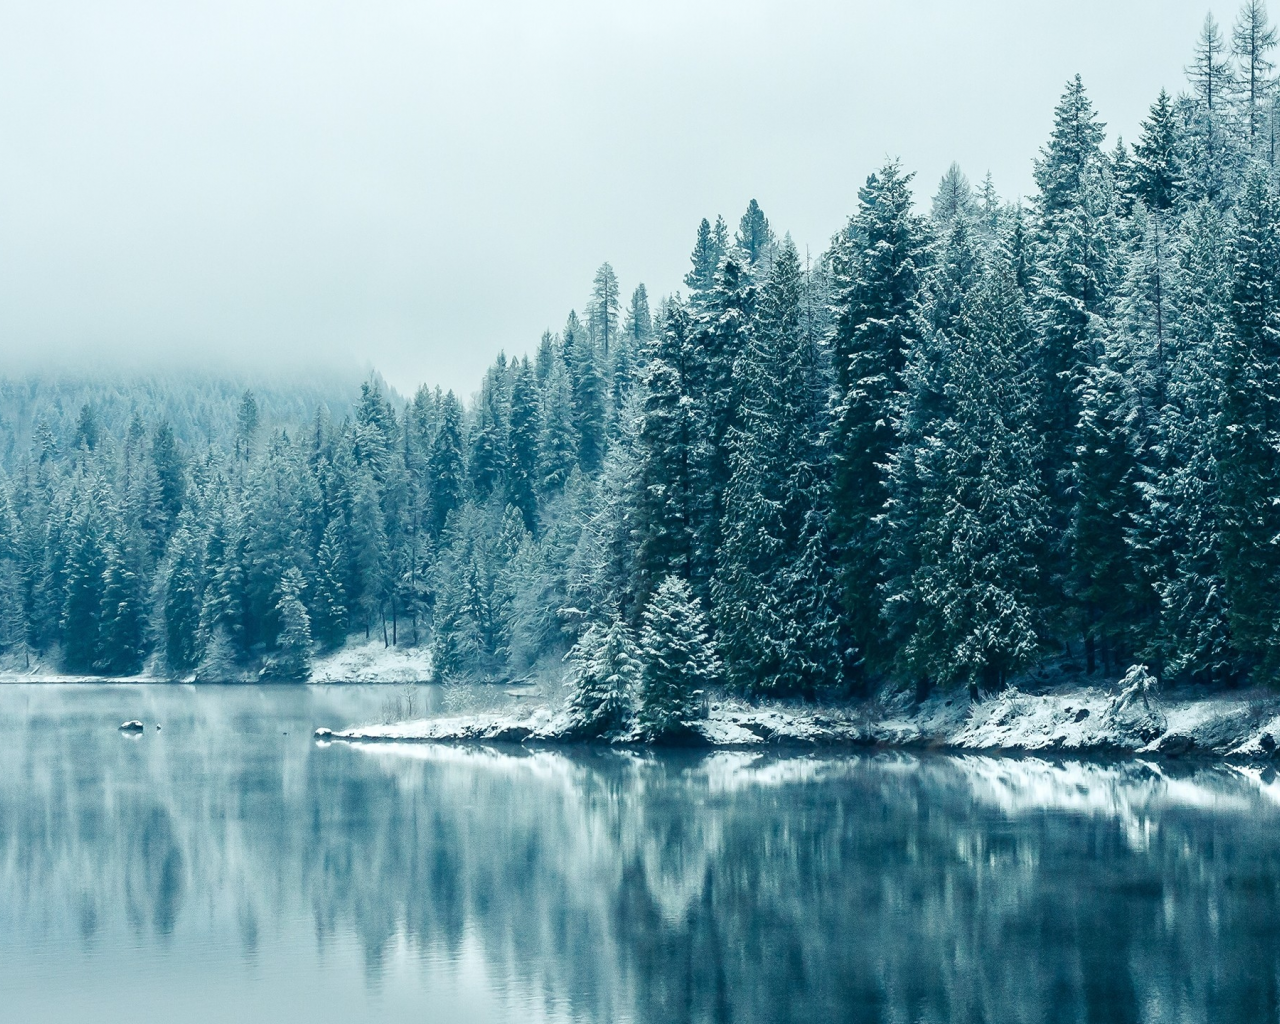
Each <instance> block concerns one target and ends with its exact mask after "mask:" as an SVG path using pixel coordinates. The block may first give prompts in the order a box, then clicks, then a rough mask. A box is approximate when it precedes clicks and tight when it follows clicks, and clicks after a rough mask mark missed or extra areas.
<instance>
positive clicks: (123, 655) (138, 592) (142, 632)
mask: <svg viewBox="0 0 1280 1024" xmlns="http://www.w3.org/2000/svg"><path fill="white" fill-rule="evenodd" d="M121 534H123V530H117V535H116V537H115V538H113V540H112V542H111V543H110V544H109V545H108V547H107V557H106V568H105V569H104V570H103V574H102V612H101V626H100V630H99V635H100V637H101V644H100V649H99V661H98V666H99V668H101V670H102V671H103V672H106V673H107V674H109V675H134V674H135V673H137V672H138V671H140V670H141V669H142V661H143V657H144V655H145V654H146V620H147V609H146V604H145V601H144V597H143V592H142V580H141V578H140V576H139V572H138V565H137V552H136V551H134V550H132V549H131V546H130V545H129V544H128V541H127V539H126V538H125V537H124V536H122V535H121Z"/></svg>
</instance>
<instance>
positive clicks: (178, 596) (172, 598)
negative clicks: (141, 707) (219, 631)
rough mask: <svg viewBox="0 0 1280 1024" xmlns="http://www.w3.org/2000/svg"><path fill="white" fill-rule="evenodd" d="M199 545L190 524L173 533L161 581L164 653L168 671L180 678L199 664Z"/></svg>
mask: <svg viewBox="0 0 1280 1024" xmlns="http://www.w3.org/2000/svg"><path fill="white" fill-rule="evenodd" d="M201 561H202V559H201V555H200V550H199V542H198V541H197V539H196V536H195V531H194V529H193V527H192V526H191V525H190V524H184V525H180V526H179V529H178V531H177V532H176V533H175V534H174V537H173V544H172V547H171V551H170V555H169V565H168V569H167V572H166V573H165V578H164V605H163V614H164V653H165V661H166V663H167V664H168V666H169V670H170V671H171V672H173V673H175V674H178V675H183V674H185V673H187V672H190V671H191V670H192V669H194V668H195V667H196V665H197V664H198V663H199V661H200V655H201V653H202V652H201V651H200V644H199V634H200V577H201V564H200V563H201Z"/></svg>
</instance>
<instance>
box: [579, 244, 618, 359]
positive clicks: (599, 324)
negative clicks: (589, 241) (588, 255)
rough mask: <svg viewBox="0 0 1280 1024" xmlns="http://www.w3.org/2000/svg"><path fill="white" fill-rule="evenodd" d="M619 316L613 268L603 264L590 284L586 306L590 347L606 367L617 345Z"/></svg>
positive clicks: (616, 285) (616, 286)
mask: <svg viewBox="0 0 1280 1024" xmlns="http://www.w3.org/2000/svg"><path fill="white" fill-rule="evenodd" d="M620 315H621V299H620V298H619V296H618V276H617V274H615V273H614V272H613V267H612V266H610V265H609V263H608V262H605V263H602V264H600V269H599V270H597V271H596V276H595V280H594V281H593V282H592V284H591V301H590V302H589V303H588V304H587V331H588V333H589V335H590V337H591V343H592V346H593V347H594V348H596V349H598V350H599V352H600V356H601V359H602V361H603V363H604V364H605V365H608V362H609V354H610V351H611V350H612V347H613V346H614V345H615V344H616V343H617V337H618V319H619V317H620Z"/></svg>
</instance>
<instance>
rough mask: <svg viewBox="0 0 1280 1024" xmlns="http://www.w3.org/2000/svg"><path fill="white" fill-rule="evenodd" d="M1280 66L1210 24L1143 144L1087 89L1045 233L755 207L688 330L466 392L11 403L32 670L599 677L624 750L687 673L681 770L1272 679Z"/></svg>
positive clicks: (730, 229) (580, 348) (959, 186)
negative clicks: (784, 738) (795, 234)
mask: <svg viewBox="0 0 1280 1024" xmlns="http://www.w3.org/2000/svg"><path fill="white" fill-rule="evenodd" d="M1276 39H1277V36H1276V31H1275V29H1274V28H1272V27H1271V25H1270V24H1269V22H1268V21H1267V16H1266V12H1265V8H1264V7H1263V6H1262V5H1261V4H1260V3H1250V4H1246V5H1245V7H1244V8H1243V9H1242V10H1241V12H1240V14H1239V16H1238V18H1237V19H1236V20H1235V22H1234V25H1233V27H1232V28H1231V29H1230V30H1227V31H1223V30H1222V29H1220V28H1219V26H1218V25H1217V24H1216V22H1215V21H1214V20H1213V18H1212V16H1209V17H1208V18H1206V20H1205V22H1204V25H1203V28H1202V31H1201V33H1200V35H1199V37H1198V39H1196V40H1194V41H1193V43H1192V45H1191V47H1190V49H1189V50H1188V51H1187V56H1186V62H1187V64H1186V67H1187V77H1186V81H1185V83H1184V84H1183V86H1182V88H1181V90H1180V91H1179V92H1178V93H1177V94H1176V95H1175V94H1170V93H1168V92H1166V91H1164V90H1157V93H1156V95H1155V96H1154V98H1153V100H1152V101H1151V102H1150V103H1149V105H1148V107H1147V110H1146V114H1145V116H1144V117H1143V119H1142V121H1141V125H1140V130H1139V132H1138V134H1137V136H1136V138H1135V139H1134V140H1133V144H1132V145H1129V144H1126V143H1125V142H1123V141H1120V140H1115V141H1112V140H1109V139H1108V137H1107V134H1106V131H1105V125H1104V122H1103V119H1102V116H1101V114H1100V113H1099V112H1098V111H1097V109H1096V107H1095V104H1094V101H1093V99H1092V96H1091V94H1090V92H1089V89H1088V87H1087V84H1086V83H1085V81H1084V80H1083V79H1082V77H1080V76H1074V77H1072V78H1071V79H1069V80H1068V81H1067V82H1066V84H1065V88H1064V90H1063V92H1062V94H1061V96H1060V98H1059V100H1058V102H1057V104H1056V106H1055V108H1054V109H1053V111H1052V121H1051V124H1052V127H1051V130H1050V131H1049V133H1048V135H1047V138H1046V140H1045V142H1044V144H1043V145H1042V147H1041V149H1040V153H1039V156H1038V157H1037V158H1036V160H1035V164H1034V167H1035V175H1034V177H1035V189H1036V191H1035V193H1034V195H1033V196H1032V197H1030V198H1029V199H1028V200H1027V201H1025V202H1023V201H1008V200H1006V199H1004V198H1002V197H1001V195H1000V194H999V191H998V189H997V187H996V184H995V182H994V180H993V178H992V176H991V175H986V176H984V177H982V178H981V179H979V180H978V181H976V182H975V181H972V180H971V179H970V178H969V177H968V176H966V174H965V172H964V171H963V170H962V168H961V167H960V166H959V165H958V164H953V165H952V166H951V167H950V168H949V169H948V170H947V171H946V173H945V174H944V175H943V176H942V178H941V180H940V182H939V183H938V184H937V186H936V189H935V191H934V195H933V198H932V201H931V204H930V206H929V208H928V210H927V211H925V210H922V209H921V208H920V206H919V205H918V204H917V203H916V202H915V200H914V198H913V191H912V190H913V175H912V172H911V170H910V169H909V168H907V167H905V166H904V165H903V164H902V163H901V162H900V161H899V160H897V159H888V160H886V161H885V162H884V163H883V164H882V166H880V168H879V169H878V170H876V171H875V172H874V173H872V174H870V175H869V176H867V177H866V179H865V182H864V184H863V185H862V187H861V188H860V189H859V192H858V198H857V203H856V207H855V209H854V210H853V212H852V215H851V216H850V217H849V219H848V220H847V222H846V223H845V224H844V226H843V227H841V228H840V229H839V230H838V231H836V233H835V234H834V235H833V236H832V239H831V242H830V245H829V246H828V247H827V248H826V249H824V250H823V251H822V252H820V253H808V252H805V253H802V252H800V251H799V250H798V247H797V246H796V245H795V243H794V242H793V240H792V238H791V236H790V235H789V234H787V233H786V232H785V231H784V230H782V228H781V225H778V224H776V223H775V222H774V221H772V220H771V218H770V216H769V215H768V214H767V213H766V211H765V210H764V208H763V207H762V206H761V205H760V204H759V203H758V202H757V201H756V200H755V199H751V200H750V202H749V203H747V204H746V208H745V210H744V211H743V212H742V213H740V214H737V215H734V216H732V217H730V218H728V219H726V218H725V217H723V216H715V215H711V216H708V217H707V218H705V219H703V220H702V221H701V222H700V223H699V224H696V226H691V227H692V228H693V230H691V232H690V235H691V238H692V242H693V244H692V252H691V255H690V257H689V259H688V262H687V263H686V266H685V271H684V275H683V287H682V289H681V290H680V291H679V292H677V293H675V294H674V295H671V296H668V297H658V296H651V295H650V293H649V292H648V291H647V289H646V288H645V286H644V285H643V284H640V285H636V286H634V287H632V288H629V289H628V288H624V287H623V286H622V285H621V284H620V282H619V279H618V277H617V275H616V273H615V272H614V270H613V267H612V266H611V265H610V264H609V263H607V262H605V263H602V264H601V265H600V266H599V268H598V269H597V271H596V272H595V275H594V279H593V280H592V282H591V285H590V291H589V294H588V298H587V301H586V302H585V303H583V304H581V305H579V306H578V307H577V309H575V310H571V311H569V312H568V313H567V317H566V318H565V320H564V322H563V326H561V327H560V328H559V330H557V331H554V332H552V331H547V332H546V333H544V334H543V336H542V338H541V341H540V342H539V344H538V346H537V348H536V350H535V351H534V352H533V353H532V354H531V355H529V356H523V355H522V356H520V357H519V358H514V357H512V358H508V357H507V356H505V355H499V356H498V358H497V359H496V360H495V361H494V362H493V363H492V365H491V366H490V367H489V369H488V370H487V371H486V372H485V374H484V376H483V379H482V381H481V382H480V387H479V389H478V391H477V392H475V393H474V395H472V396H461V395H458V394H455V392H453V391H449V390H444V389H441V388H438V387H437V388H432V387H429V386H426V385H424V386H422V387H421V388H419V389H418V390H417V391H416V392H415V393H414V394H412V395H411V396H404V397H402V396H401V395H399V394H398V393H397V392H395V391H394V390H393V389H392V388H390V387H389V386H388V385H387V384H386V382H385V381H383V380H381V378H379V377H378V376H377V375H376V374H374V375H372V376H370V377H368V379H366V380H365V381H364V383H362V384H360V385H359V389H358V393H357V391H356V388H355V386H354V385H355V382H354V380H353V381H351V383H350V384H345V383H344V382H343V381H342V380H341V378H340V377H338V376H334V375H328V376H326V375H325V374H324V373H322V372H319V371H314V370H308V371H307V373H306V375H305V376H302V377H299V378H298V379H296V380H292V381H291V380H289V379H288V378H287V377H281V376H279V375H275V376H271V375H266V374H264V375H263V376H262V377H261V379H260V380H256V379H254V378H253V377H252V376H251V375H242V377H241V379H239V380H236V381H227V380H214V379H213V378H206V377H202V376H199V375H193V374H189V373H188V374H185V375H184V374H174V373H169V374H167V375H166V374H159V373H158V374H155V375H152V376H150V377H147V376H133V377H129V376H127V375H125V376H119V375H117V376H116V377H114V378H105V379H103V380H102V382H101V383H100V384H96V383H94V380H95V379H94V378H93V377H92V376H89V377H81V378H74V379H73V378H69V377H61V376H59V375H56V374H43V375H42V374H34V375H29V376H26V377H21V376H15V377H14V378H12V379H10V380H8V381H7V382H6V383H5V384H4V387H3V391H2V392H0V414H2V415H3V417H4V421H3V426H4V430H5V438H4V440H3V443H0V455H2V456H3V459H4V465H5V470H6V479H5V481H4V483H3V486H2V487H0V646H2V647H3V648H4V649H5V650H6V651H8V652H9V655H10V657H12V658H19V657H20V658H21V659H22V660H23V663H24V664H26V663H29V662H30V659H31V658H32V657H33V656H35V657H37V658H49V659H52V660H53V661H55V662H56V663H58V664H60V665H61V666H62V667H63V669H65V670H66V671H70V672H77V673H106V674H112V675H132V674H135V673H138V672H140V671H142V670H143V669H144V667H146V668H147V669H148V670H149V671H154V672H166V673H169V674H171V675H173V676H176V677H194V678H197V679H207V680H222V679H228V678H244V677H246V675H255V676H257V677H261V678H285V679H303V678H306V677H307V675H308V672H309V670H310V665H311V662H312V659H313V658H314V657H315V656H317V654H319V653H322V652H324V651H326V650H333V649H336V648H339V647H341V646H343V645H344V644H345V643H346V642H347V640H348V638H349V637H350V636H352V635H357V636H363V637H364V638H366V639H368V638H372V637H380V638H381V639H382V641H383V643H384V644H386V645H388V646H391V645H400V644H405V643H408V644H415V645H416V644H430V646H431V650H432V653H433V657H434V664H435V670H436V673H437V675H438V677H439V678H440V679H443V680H448V679H478V680H507V679H517V678H524V677H526V676H529V675H531V674H537V673H540V672H544V671H554V672H559V671H561V667H560V666H561V665H562V658H563V657H564V655H565V653H566V652H567V651H572V656H571V658H570V663H571V672H572V673H573V674H574V677H575V678H576V679H577V680H578V682H579V684H580V685H579V691H580V698H581V699H580V700H579V703H578V704H575V705H574V710H575V713H580V714H582V715H583V716H584V720H586V719H589V720H590V721H591V722H592V723H593V725H592V728H597V727H598V728H600V729H606V728H612V727H620V725H621V723H622V721H623V720H624V719H626V718H627V717H628V716H629V715H630V713H631V710H630V708H629V705H628V700H629V697H628V698H627V699H625V700H624V699H623V697H622V696H621V695H622V694H624V693H625V694H630V693H631V692H632V691H633V690H634V689H635V687H633V686H631V685H630V680H631V679H632V676H633V675H635V673H637V672H639V671H640V667H643V666H653V665H658V664H662V665H667V664H677V663H678V665H679V666H680V670H679V673H677V674H678V675H679V676H680V678H679V681H678V685H677V682H676V681H671V680H669V682H671V686H670V688H669V689H666V690H663V689H662V687H658V690H657V691H655V693H656V694H658V695H656V696H653V695H651V696H653V701H652V702H650V704H646V703H645V702H644V701H642V702H641V707H640V710H639V714H640V716H641V724H642V727H643V728H644V730H645V731H647V732H648V733H650V734H651V735H658V734H661V733H663V732H664V731H665V730H666V729H667V727H668V726H670V725H672V724H673V723H678V722H680V721H682V720H685V719H687V717H688V715H689V714H691V713H692V705H691V704H690V703H689V701H691V700H693V699H694V695H695V694H696V692H697V690H698V688H699V685H705V686H714V685H718V684H721V683H724V684H727V685H728V686H729V687H731V688H732V689H735V690H737V691H740V692H744V693H747V694H760V693H767V694H772V695H796V696H805V697H812V696H815V695H844V694H850V693H866V692H870V691H871V690H872V689H874V688H875V687H876V686H877V685H879V684H880V683H881V682H884V681H892V682H895V683H897V684H899V685H903V686H914V687H915V688H916V690H917V692H919V693H921V694H923V693H926V692H928V691H929V690H930V689H932V688H934V687H953V686H967V687H968V688H969V689H970V691H971V692H972V693H974V694H977V693H978V692H979V691H980V690H981V689H983V688H987V689H990V688H994V687H999V686H1002V685H1004V684H1005V683H1006V682H1008V681H1011V680H1013V679H1015V678H1017V677H1019V676H1021V675H1024V674H1026V673H1028V672H1033V671H1036V670H1037V669H1040V668H1043V667H1045V666H1048V665H1052V664H1055V663H1058V662H1060V661H1062V660H1064V659H1065V660H1066V661H1068V662H1071V663H1072V664H1076V665H1078V666H1079V667H1080V668H1081V669H1082V670H1083V671H1084V672H1085V673H1086V674H1090V675H1092V674H1094V673H1095V672H1101V673H1104V674H1109V673H1117V672H1120V671H1122V670H1123V669H1124V667H1125V666H1126V665H1127V664H1129V663H1130V662H1132V661H1135V660H1142V661H1145V662H1146V663H1148V664H1150V665H1152V666H1153V669H1154V670H1155V671H1156V672H1157V674H1158V675H1159V676H1161V677H1163V678H1166V679H1167V680H1168V681H1170V682H1179V681H1184V682H1208V681H1227V682H1239V681H1244V680H1256V681H1261V680H1267V679H1271V678H1273V677H1274V674H1275V672H1276V670H1277V664H1278V663H1277V656H1278V655H1277V652H1278V651H1280V632H1278V631H1277V626H1276V623H1277V622H1280V607H1277V602H1278V601H1280V598H1277V594H1280V554H1278V553H1277V551H1278V549H1277V547H1276V545H1275V544H1274V543H1273V541H1274V538H1275V537H1276V536H1278V535H1280V512H1278V511H1277V508H1276V506H1275V503H1274V501H1273V500H1272V496H1273V495H1274V494H1275V493H1276V492H1277V489H1278V488H1280V455H1277V452H1278V451H1280V445H1277V432H1278V431H1280V423H1277V422H1276V420H1275V413H1274V412H1273V409H1274V408H1277V407H1280V406H1278V405H1277V403H1278V402H1280V284H1278V283H1277V282H1278V281H1280V199H1278V198H1277V178H1276V157H1277V144H1278V143H1280V92H1278V91H1277V89H1276V83H1275V79H1274V77H1273V73H1274V64H1273V57H1274V53H1275V47H1276ZM575 645H576V646H575ZM636 678H639V677H638V676H636ZM645 678H646V679H648V678H649V673H647V672H646V674H645ZM588 684H590V685H588ZM597 684H598V689H595V690H593V689H592V686H596V685H597ZM659 691H660V693H659ZM653 702H656V703H653ZM650 705H652V706H650ZM646 707H648V708H649V710H646ZM654 708H657V710H654ZM650 711H652V712H653V715H656V717H652V716H650V717H646V716H648V715H649V712H650Z"/></svg>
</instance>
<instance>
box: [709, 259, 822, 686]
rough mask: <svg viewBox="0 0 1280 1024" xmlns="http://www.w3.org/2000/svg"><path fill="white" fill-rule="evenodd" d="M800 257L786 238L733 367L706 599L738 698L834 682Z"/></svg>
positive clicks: (818, 441)
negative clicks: (714, 562) (733, 399)
mask: <svg viewBox="0 0 1280 1024" xmlns="http://www.w3.org/2000/svg"><path fill="white" fill-rule="evenodd" d="M800 304H801V272H800V260H799V256H798V255H797V253H796V250H795V246H794V245H793V244H792V243H791V240H790V238H788V239H787V240H786V241H785V242H784V243H783V244H782V246H781V248H780V249H779V252H778V256H777V258H776V259H775V261H774V264H773V270H772V272H771V273H770V276H769V280H768V283H767V284H766V285H765V287H764V291H763V294H762V297H761V302H760V312H759V316H758V319H757V322H756V327H755V331H754V338H753V340H752V343H751V346H750V348H749V349H748V350H747V351H746V353H745V354H744V356H743V358H742V359H741V360H740V362H739V366H740V368H741V373H742V375H743V376H744V378H745V381H744V391H745V396H744V408H743V411H742V425H741V427H735V428H733V429H732V432H731V434H730V437H729V443H730V446H731V449H732V453H733V454H732V476H731V478H730V482H729V486H728V489H727V492H726V495H725V502H724V504H725V510H724V526H723V532H724V542H723V544H722V545H720V550H719V556H720V557H719V565H718V568H717V572H716V579H715V584H714V586H713V589H712V593H713V595H714V598H715V608H716V621H717V624H718V626H719V645H720V649H721V650H722V651H723V653H724V656H725V660H726V668H727V675H728V678H729V681H730V682H731V683H732V684H733V685H734V686H735V687H737V688H739V689H742V690H745V691H747V692H760V691H766V692H769V691H771V692H780V693H800V694H807V695H812V694H813V693H815V692H817V691H818V690H820V689H823V688H826V687H829V686H831V685H832V684H834V683H836V682H837V681H838V680H839V671H840V654H839V643H838V640H837V616H836V614H835V610H836V600H835V593H834V590H835V588H834V581H833V580H832V577H831V573H830V562H829V559H828V554H829V544H828V537H827V523H826V520H827V513H828V508H827V492H828V481H827V462H826V458H825V455H826V453H825V450H824V449H823V447H822V439H823V437H824V435H825V433H826V429H827V423H826V411H827V388H826V381H825V380H824V377H823V373H822V365H821V359H820V357H819V353H818V347H817V339H816V338H815V337H813V336H812V335H811V334H809V333H807V332H806V331H805V330H804V324H803V319H802V316H801V308H800Z"/></svg>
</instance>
